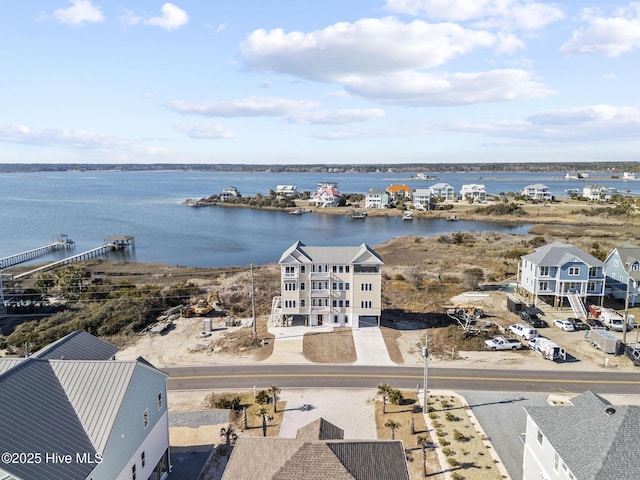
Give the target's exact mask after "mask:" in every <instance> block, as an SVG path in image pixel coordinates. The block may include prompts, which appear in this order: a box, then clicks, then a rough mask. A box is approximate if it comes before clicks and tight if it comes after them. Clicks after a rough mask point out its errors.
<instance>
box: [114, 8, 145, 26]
mask: <svg viewBox="0 0 640 480" xmlns="http://www.w3.org/2000/svg"><path fill="white" fill-rule="evenodd" d="M118 20H119V21H120V23H121V24H123V25H126V26H132V25H138V24H139V23H140V22H141V21H142V17H141V16H140V15H136V14H135V13H134V12H133V11H132V10H128V9H123V11H122V14H121V15H120V16H119V17H118Z"/></svg>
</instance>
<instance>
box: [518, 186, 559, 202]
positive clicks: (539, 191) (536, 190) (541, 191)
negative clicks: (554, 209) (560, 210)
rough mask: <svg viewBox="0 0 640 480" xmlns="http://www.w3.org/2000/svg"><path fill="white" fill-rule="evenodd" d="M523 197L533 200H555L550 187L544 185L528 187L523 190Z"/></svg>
mask: <svg viewBox="0 0 640 480" xmlns="http://www.w3.org/2000/svg"><path fill="white" fill-rule="evenodd" d="M522 195H523V196H525V197H529V198H530V199H532V200H551V199H552V198H553V195H551V190H549V187H547V186H546V185H543V184H542V183H534V184H532V185H527V186H526V187H524V188H523V189H522Z"/></svg>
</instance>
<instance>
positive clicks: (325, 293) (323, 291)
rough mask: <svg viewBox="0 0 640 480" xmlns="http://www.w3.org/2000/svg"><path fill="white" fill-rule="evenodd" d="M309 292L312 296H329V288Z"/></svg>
mask: <svg viewBox="0 0 640 480" xmlns="http://www.w3.org/2000/svg"><path fill="white" fill-rule="evenodd" d="M309 293H310V295H311V296H312V297H314V298H318V297H323V298H329V290H328V289H326V288H325V289H316V290H311V291H310V292H309Z"/></svg>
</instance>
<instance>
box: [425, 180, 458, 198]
mask: <svg viewBox="0 0 640 480" xmlns="http://www.w3.org/2000/svg"><path fill="white" fill-rule="evenodd" d="M429 189H430V190H431V195H433V196H434V197H437V198H441V199H442V200H444V201H445V202H451V201H453V200H454V199H455V196H456V192H455V189H454V188H453V187H452V186H451V185H449V184H448V183H442V182H440V183H436V184H434V185H431V187H429Z"/></svg>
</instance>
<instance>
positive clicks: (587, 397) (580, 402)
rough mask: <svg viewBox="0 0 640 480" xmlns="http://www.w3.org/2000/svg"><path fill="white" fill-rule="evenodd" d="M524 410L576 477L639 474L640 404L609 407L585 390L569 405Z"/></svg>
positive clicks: (604, 479) (593, 479)
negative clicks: (639, 405)
mask: <svg viewBox="0 0 640 480" xmlns="http://www.w3.org/2000/svg"><path fill="white" fill-rule="evenodd" d="M525 411H526V412H527V413H528V414H529V415H530V417H531V419H532V420H533V421H534V422H535V423H536V425H537V426H538V427H539V428H540V430H541V431H542V433H543V434H544V436H545V438H546V439H547V440H548V441H549V442H550V443H551V445H553V448H554V449H555V450H556V452H558V455H560V457H561V458H562V460H563V461H564V462H565V463H566V465H567V467H568V468H569V470H571V472H572V473H573V474H574V475H575V477H576V478H579V479H580V480H609V479H612V478H640V458H639V457H638V454H637V449H638V445H639V444H640V407H638V406H615V407H612V406H611V405H610V404H609V403H608V402H607V401H606V400H604V399H602V397H600V396H598V395H596V394H594V393H592V392H586V393H583V394H581V395H579V396H577V397H575V398H574V399H573V400H572V405H571V406H564V407H561V406H544V407H535V406H530V407H525Z"/></svg>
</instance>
